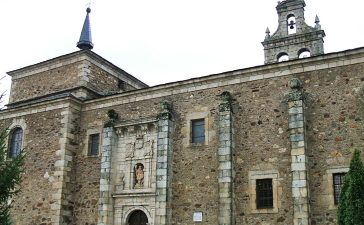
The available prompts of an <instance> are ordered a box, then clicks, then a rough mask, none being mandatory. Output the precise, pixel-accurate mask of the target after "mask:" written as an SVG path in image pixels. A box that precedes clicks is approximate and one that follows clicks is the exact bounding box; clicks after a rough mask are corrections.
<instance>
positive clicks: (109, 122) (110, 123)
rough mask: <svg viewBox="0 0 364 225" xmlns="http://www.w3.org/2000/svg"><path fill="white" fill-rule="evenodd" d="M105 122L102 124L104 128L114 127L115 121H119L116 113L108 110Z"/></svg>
mask: <svg viewBox="0 0 364 225" xmlns="http://www.w3.org/2000/svg"><path fill="white" fill-rule="evenodd" d="M107 117H108V119H107V121H106V122H105V123H104V128H106V127H114V126H115V124H116V121H117V120H118V119H119V115H118V114H117V112H116V111H115V110H113V109H110V110H109V111H107Z"/></svg>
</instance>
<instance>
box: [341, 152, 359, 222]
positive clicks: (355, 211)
mask: <svg viewBox="0 0 364 225" xmlns="http://www.w3.org/2000/svg"><path fill="white" fill-rule="evenodd" d="M338 223H339V225H364V166H363V162H362V161H361V159H360V151H359V150H355V151H354V155H353V158H352V159H351V162H350V169H349V172H348V173H347V174H346V175H345V182H344V186H343V188H342V190H341V194H340V202H339V206H338Z"/></svg>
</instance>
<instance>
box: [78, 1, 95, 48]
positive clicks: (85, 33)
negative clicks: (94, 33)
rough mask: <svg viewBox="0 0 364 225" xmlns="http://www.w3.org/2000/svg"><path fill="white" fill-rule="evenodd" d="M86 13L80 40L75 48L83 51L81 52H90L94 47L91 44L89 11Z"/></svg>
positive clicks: (88, 9)
mask: <svg viewBox="0 0 364 225" xmlns="http://www.w3.org/2000/svg"><path fill="white" fill-rule="evenodd" d="M86 12H87V14H86V18H85V22H84V23H83V27H82V31H81V35H80V40H79V41H78V42H77V47H78V48H79V49H83V50H91V49H92V48H93V47H94V45H93V44H92V38H91V25H90V18H89V14H90V12H91V9H90V8H87V9H86Z"/></svg>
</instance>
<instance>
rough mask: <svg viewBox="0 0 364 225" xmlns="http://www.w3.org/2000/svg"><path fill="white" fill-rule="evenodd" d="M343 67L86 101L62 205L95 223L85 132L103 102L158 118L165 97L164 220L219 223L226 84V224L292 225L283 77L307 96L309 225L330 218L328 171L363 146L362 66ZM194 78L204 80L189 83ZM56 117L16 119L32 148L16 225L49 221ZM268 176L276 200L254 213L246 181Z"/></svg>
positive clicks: (101, 117) (78, 220) (102, 115)
mask: <svg viewBox="0 0 364 225" xmlns="http://www.w3.org/2000/svg"><path fill="white" fill-rule="evenodd" d="M289 63H290V62H289ZM289 63H287V65H290V64H289ZM292 63H296V62H292ZM282 65H285V64H284V63H283V64H282ZM324 65H326V64H324ZM327 65H328V64H327ZM335 65H338V64H335ZM343 65H344V64H341V65H340V66H339V67H334V68H330V67H328V66H327V67H319V66H317V69H315V70H311V71H309V69H307V68H306V67H305V68H306V69H307V71H306V70H305V71H306V72H303V69H302V72H299V73H298V72H295V74H292V75H290V74H288V75H286V76H280V77H272V78H266V79H258V78H256V80H253V79H251V81H249V82H243V83H236V84H230V83H229V82H226V83H219V84H220V86H218V85H216V86H211V88H209V89H205V90H199V91H195V89H194V88H191V90H190V91H188V92H183V93H176V94H174V95H170V96H167V97H153V98H150V99H141V98H142V97H141V95H142V94H139V95H137V96H134V98H130V99H132V100H130V101H129V102H128V103H124V104H118V105H112V104H113V103H115V102H117V101H118V100H120V99H123V98H128V97H127V95H121V96H120V97H118V96H117V97H115V99H112V98H105V99H104V100H102V101H99V102H97V101H90V102H86V103H85V105H84V107H82V110H83V111H82V112H81V115H80V117H79V121H80V135H79V137H78V136H77V135H76V136H75V137H74V138H75V141H76V142H77V141H79V143H78V144H79V145H78V146H79V147H78V148H75V151H74V155H73V156H74V157H73V158H72V159H73V160H72V163H73V165H74V169H75V170H74V171H75V173H74V177H75V179H74V180H73V182H74V183H73V189H72V190H73V192H72V197H73V202H74V204H70V205H69V208H67V210H68V211H67V212H72V213H73V214H72V215H73V217H74V218H73V221H72V224H78V225H86V224H87V225H92V224H96V223H97V214H98V202H97V201H98V198H99V188H100V187H99V182H100V161H101V158H100V157H89V156H87V150H86V151H85V149H87V136H88V134H87V132H88V130H90V129H96V130H99V131H100V133H101V131H102V127H103V123H104V122H105V121H106V113H107V110H109V109H114V110H115V111H116V112H117V113H118V114H119V116H120V120H135V119H140V118H151V117H156V116H157V115H158V114H159V113H160V102H162V101H163V100H168V102H171V103H172V105H173V110H172V111H173V112H172V113H173V116H174V117H173V119H174V129H173V132H172V133H171V135H172V139H173V142H172V149H173V155H172V157H171V158H172V159H173V163H172V168H173V171H172V191H171V198H172V205H171V210H172V224H176V225H187V224H192V223H193V221H192V216H193V213H194V212H202V213H203V224H204V225H216V224H218V215H219V186H218V178H219V157H218V147H219V139H218V137H217V133H218V130H219V125H218V124H219V123H218V121H219V108H218V107H219V105H220V104H221V99H220V95H221V94H222V93H223V92H225V91H229V93H230V94H231V97H232V102H231V104H232V110H233V112H234V113H233V114H231V116H232V120H231V121H233V124H232V126H233V127H232V130H233V131H234V132H233V134H232V136H233V137H232V139H233V140H234V151H233V154H232V157H233V159H232V162H233V165H234V166H233V168H234V171H235V178H234V184H233V186H234V189H233V192H234V193H233V196H235V198H234V200H235V203H234V205H233V207H232V208H233V209H235V212H234V217H235V221H233V224H234V222H235V224H251V225H253V224H261V225H292V224H293V214H294V212H293V199H292V169H291V162H292V159H291V152H290V148H291V143H290V133H289V126H288V122H289V113H288V112H289V108H288V104H287V99H286V94H287V93H288V92H289V91H290V88H289V86H288V82H289V81H290V80H291V79H292V78H295V77H296V78H299V79H300V80H301V81H302V87H303V89H304V92H305V93H308V94H307V96H306V97H307V99H306V107H305V115H306V122H307V126H306V136H307V155H308V158H307V160H308V166H309V168H308V171H309V174H308V177H309V179H308V180H309V186H310V201H309V202H310V204H311V210H310V212H311V215H310V217H311V225H334V224H336V221H335V220H336V219H335V217H336V209H335V207H331V206H330V201H331V199H332V196H330V194H329V192H330V190H331V188H332V186H331V185H332V184H329V183H328V182H327V180H329V175H328V172H327V171H328V170H330V169H335V168H338V167H340V168H341V167H345V166H346V167H347V166H348V165H349V161H350V158H351V152H352V149H354V148H359V149H363V145H364V144H363V141H362V139H363V128H364V126H363V121H362V120H363V118H362V116H361V115H363V102H362V99H363V96H364V95H363V93H364V91H363V90H364V89H363V85H364V73H363V71H364V64H363V63H357V64H353V65H350V66H343ZM312 66H315V65H312ZM274 67H275V66H274V65H272V66H267V67H264V68H266V69H267V70H265V71H263V72H261V73H267V74H268V73H269V71H268V69H269V68H273V69H274ZM315 68H316V67H315ZM281 69H282V71H283V72H287V70H288V69H287V68H285V67H283V66H282V68H281ZM285 69H286V70H285ZM290 71H294V69H292V70H290ZM258 76H259V75H257V77H258ZM261 77H263V75H261ZM222 79H231V80H232V79H234V78H233V75H232V77H231V78H226V77H225V78H222ZM223 84H225V86H223ZM198 85H204V84H203V83H200V84H197V83H196V86H198ZM176 89H177V88H176ZM140 93H142V91H141V92H140ZM154 96H158V95H154ZM118 98H119V99H118ZM110 99H111V100H110ZM89 106H92V107H94V108H91V107H89ZM0 116H1V113H0ZM62 118H63V115H61V112H60V111H57V110H53V111H49V112H43V113H37V114H32V115H29V116H24V119H25V121H26V124H27V129H28V130H29V134H27V136H26V142H27V148H29V149H30V147H32V149H31V150H32V151H31V152H30V153H29V155H30V156H28V157H29V158H27V160H29V161H27V164H26V167H27V172H26V173H27V174H28V175H29V176H27V177H26V178H25V179H24V184H25V185H26V186H27V189H26V190H25V192H24V193H21V195H20V196H19V198H17V199H15V207H14V214H15V212H16V215H17V216H16V221H17V222H18V224H20V225H22V224H32V223H33V224H42V223H44V224H50V223H51V222H50V218H51V211H50V204H51V203H50V202H49V201H50V200H49V199H50V198H49V197H50V196H49V195H50V193H52V184H50V182H52V179H53V178H52V173H51V172H52V171H51V170H52V169H53V170H54V164H55V160H56V159H55V151H56V150H57V149H59V139H60V138H61V137H62V135H61V134H60V133H62V131H61V127H62V126H63V125H62V124H61V123H62V121H61V119H62ZM77 118H78V117H77ZM200 118H204V119H205V123H206V125H205V129H206V131H205V135H206V141H205V143H202V144H192V143H190V129H191V128H190V122H191V120H192V119H200ZM69 119H71V118H69ZM3 121H5V122H3V123H6V124H11V123H12V121H9V120H3ZM50 134H53V135H50ZM71 136H72V135H71ZM33 154H34V155H33ZM45 163H47V164H46V166H45ZM45 168H46V169H45ZM48 170H49V171H51V172H49V171H48ZM28 171H30V172H29V173H28ZM47 172H48V175H47ZM267 176H270V177H271V178H272V179H273V180H274V181H273V189H274V194H275V200H274V207H273V209H265V210H259V209H256V207H255V205H256V202H255V186H254V184H255V181H254V179H255V178H257V179H259V178H263V177H267ZM17 202H18V203H17ZM19 212H22V213H19ZM34 215H36V216H34ZM29 218H31V220H32V221H31V223H29ZM26 220H27V221H26Z"/></svg>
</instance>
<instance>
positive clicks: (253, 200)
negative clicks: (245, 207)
mask: <svg viewBox="0 0 364 225" xmlns="http://www.w3.org/2000/svg"><path fill="white" fill-rule="evenodd" d="M264 179H270V180H271V181H272V198H273V199H272V201H273V207H271V208H258V204H257V180H264ZM281 188H282V187H281V186H280V182H279V174H278V170H259V171H249V196H250V202H249V205H250V213H252V214H260V213H278V209H279V207H280V197H281V195H282V190H281ZM279 190H280V191H279Z"/></svg>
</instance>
